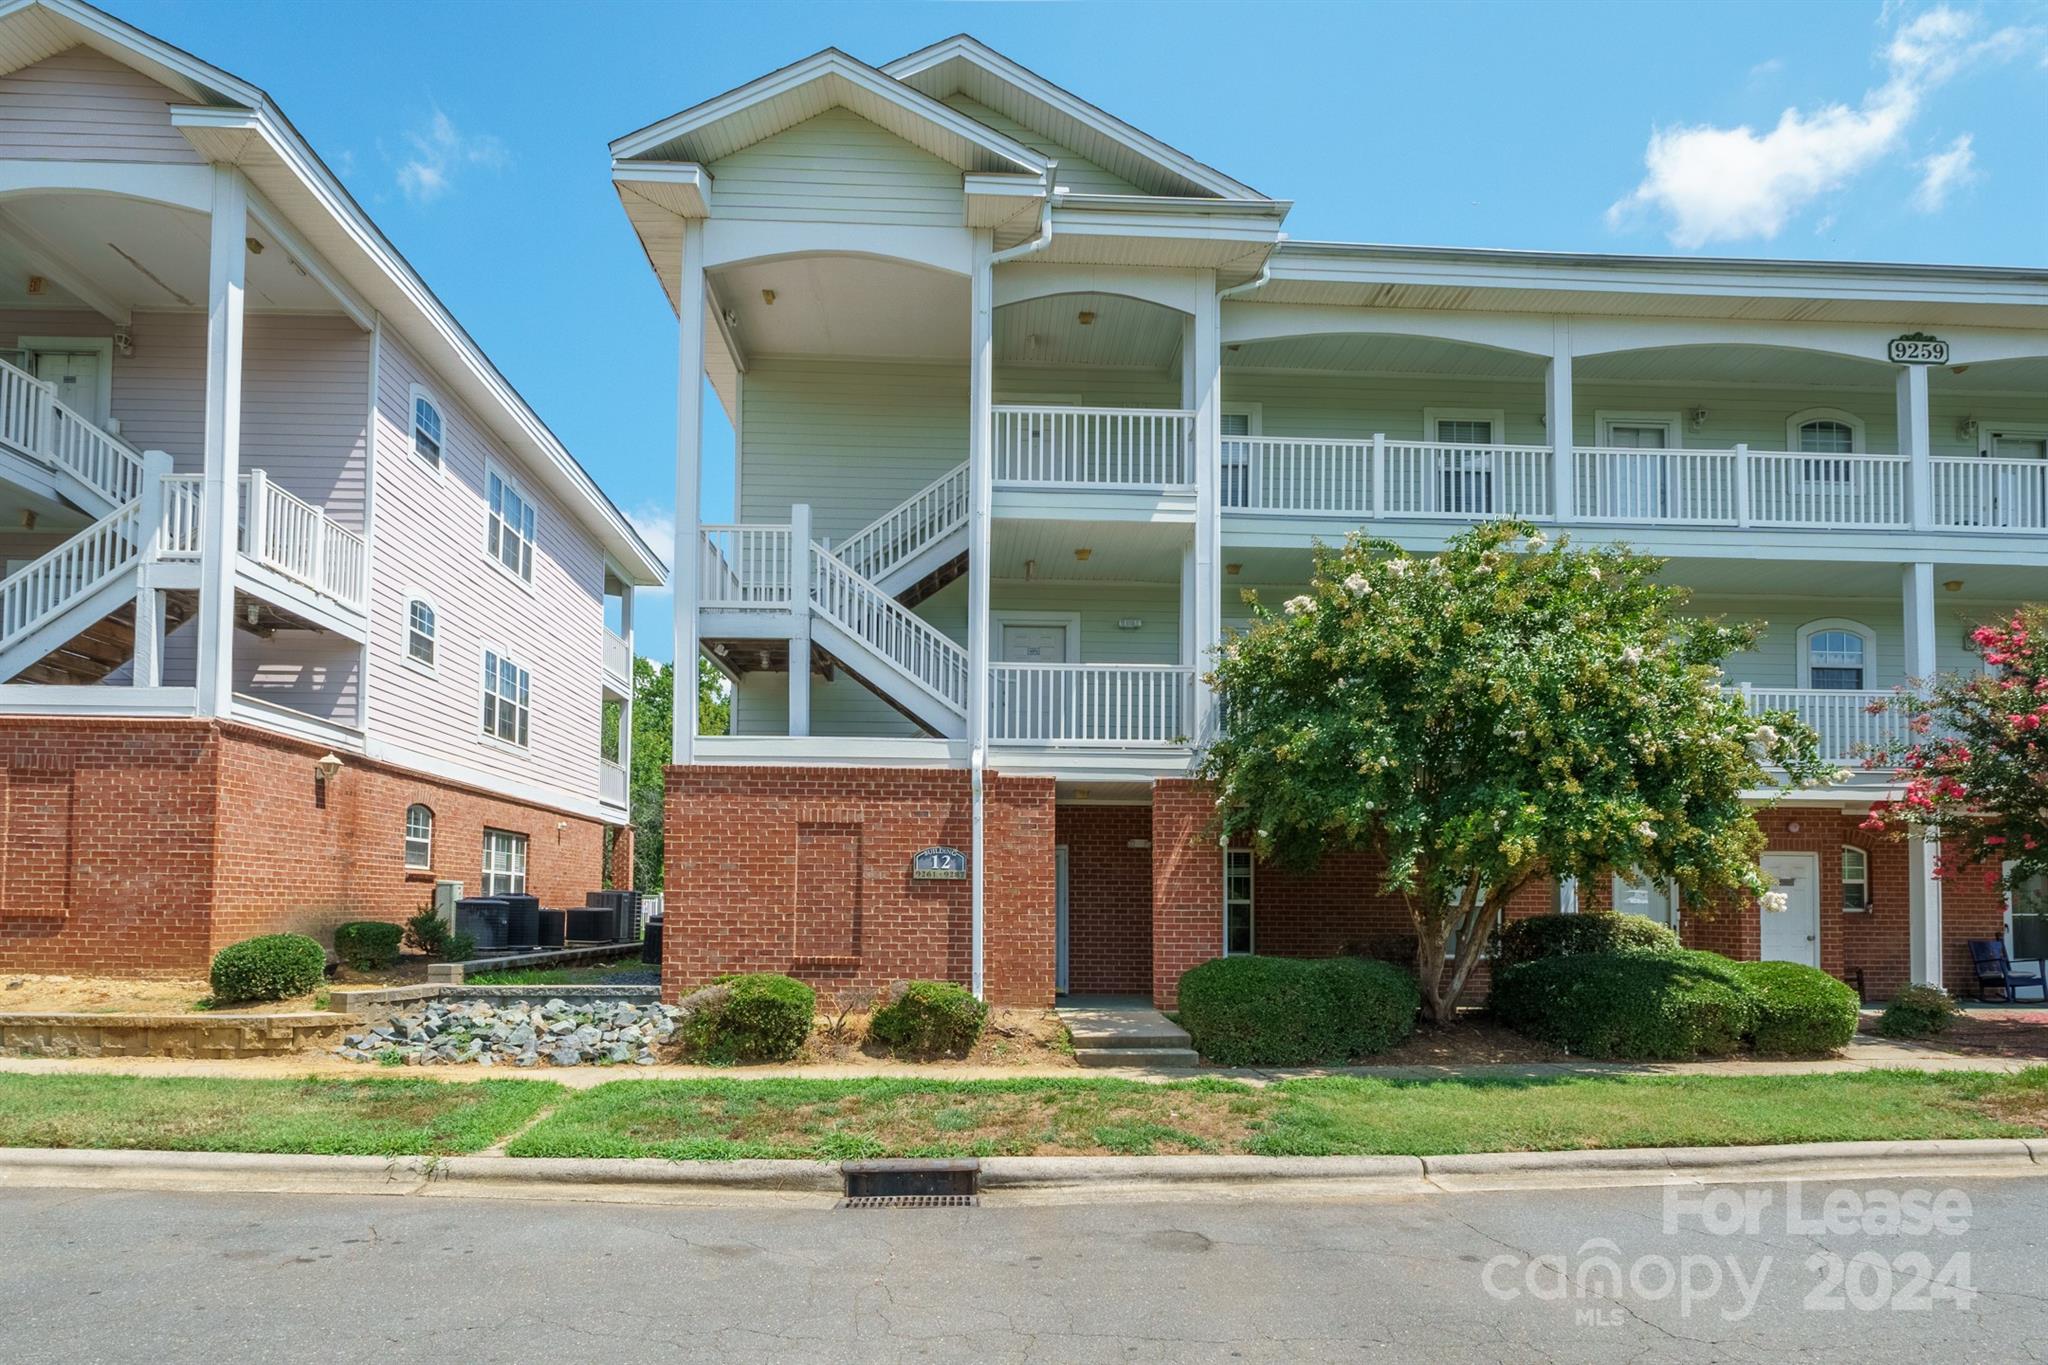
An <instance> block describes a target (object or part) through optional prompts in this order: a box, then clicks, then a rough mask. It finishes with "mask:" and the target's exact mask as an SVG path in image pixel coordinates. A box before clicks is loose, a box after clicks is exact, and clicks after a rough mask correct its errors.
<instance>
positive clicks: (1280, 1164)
mask: <svg viewBox="0 0 2048 1365" xmlns="http://www.w3.org/2000/svg"><path fill="white" fill-rule="evenodd" d="M979 1165H980V1184H981V1188H982V1189H983V1190H984V1191H985V1192H988V1193H990V1194H994V1195H996V1196H998V1197H1001V1196H1004V1195H1016V1196H1020V1197H1023V1198H1025V1199H1029V1198H1031V1197H1033V1196H1045V1195H1056V1194H1058V1193H1060V1192H1062V1191H1071V1192H1081V1193H1087V1194H1091V1195H1095V1194H1100V1195H1108V1194H1119V1195H1124V1196H1131V1195H1134V1194H1137V1195H1142V1194H1145V1193H1147V1192H1150V1193H1151V1194H1154V1195H1157V1196H1161V1197H1178V1198H1185V1197H1188V1196H1189V1195H1191V1194H1197V1193H1215V1194H1222V1193H1225V1192H1230V1193H1232V1194H1234V1195H1235V1196H1236V1197H1248V1196H1256V1195H1260V1194H1282V1193H1286V1192H1289V1191H1292V1192H1294V1193H1297V1194H1307V1193H1331V1194H1336V1193H1367V1192H1379V1193H1394V1194H1434V1193H1453V1192H1459V1191H1480V1190H1497V1189H1511V1188H1516V1187H1523V1188H1529V1187H1542V1186H1548V1187H1557V1186H1560V1185H1588V1184H1593V1185H1631V1184H1668V1183H1674V1182H1687V1183H1699V1184H1726V1183H1734V1182H1747V1181H1772V1180H1787V1179H1799V1178H1813V1177H1818V1176H1822V1175H1827V1176H1834V1177H1839V1178H1845V1179H1846V1178H1880V1177H1901V1176H1919V1177H1955V1178H1961V1177H1967V1176H1973V1175H1977V1176H1996V1175H2027V1174H2034V1175H2048V1169H2044V1168H2048V1140H2024V1139H2017V1138H1992V1139H1983V1140H1976V1141H1925V1142H1843V1143H1800V1144H1794V1145H1787V1146H1779V1147H1675V1148H1634V1149H1624V1150H1617V1151H1593V1152H1584V1151H1582V1152H1486V1153H1473V1154H1470V1155H1463V1156H1428V1157H1413V1156H1361V1157H1239V1156H1217V1157H1200V1156H1196V1157H986V1158H983V1159H982V1160H981V1161H980V1163H979ZM53 1187H55V1188H82V1189H173V1190H192V1191H208V1192H231V1193H243V1194H263V1193H328V1194H382V1195H440V1196H463V1195H470V1196H475V1197H482V1198H493V1197H495V1198H508V1199H584V1200H632V1201H638V1202H650V1203H661V1202H688V1201H691V1200H698V1201H705V1200H711V1201H715V1200H717V1199H719V1198H741V1199H743V1198H747V1197H754V1196H760V1197H785V1198H788V1197H796V1196H806V1198H804V1199H803V1200H802V1202H803V1203H805V1204H812V1203H813V1201H814V1200H815V1199H816V1198H818V1197H821V1196H824V1197H830V1196H836V1195H837V1194H839V1192H840V1190H841V1188H842V1183H841V1168H840V1166H839V1164H838V1163H836V1162H828V1161H664V1160H661V1159H659V1158H633V1159H616V1160H608V1159H580V1158H545V1157H503V1156H457V1157H439V1158H436V1157H417V1156H403V1157H375V1156H271V1155H263V1154H257V1153H241V1152H155V1151H76V1150H69V1149H54V1148H11V1149H0V1189H5V1188H53Z"/></svg>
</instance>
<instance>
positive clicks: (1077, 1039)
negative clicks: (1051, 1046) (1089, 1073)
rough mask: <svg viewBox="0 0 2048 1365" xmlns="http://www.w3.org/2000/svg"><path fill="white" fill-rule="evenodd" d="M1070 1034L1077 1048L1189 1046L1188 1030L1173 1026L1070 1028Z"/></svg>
mask: <svg viewBox="0 0 2048 1365" xmlns="http://www.w3.org/2000/svg"><path fill="white" fill-rule="evenodd" d="M1067 1032H1068V1034H1069V1035H1070V1036H1071V1037H1072V1038H1073V1040H1074V1046H1075V1047H1076V1048H1084V1047H1117V1048H1126V1047H1164V1048H1176V1047H1186V1046H1187V1045H1188V1041H1189V1039H1188V1033H1187V1030H1186V1029H1183V1028H1178V1027H1176V1026H1174V1025H1172V1024H1161V1025H1157V1026H1155V1027H1150V1028H1113V1029H1091V1028H1085V1027H1083V1028H1073V1027H1071V1026H1070V1027H1069V1028H1068V1030H1067Z"/></svg>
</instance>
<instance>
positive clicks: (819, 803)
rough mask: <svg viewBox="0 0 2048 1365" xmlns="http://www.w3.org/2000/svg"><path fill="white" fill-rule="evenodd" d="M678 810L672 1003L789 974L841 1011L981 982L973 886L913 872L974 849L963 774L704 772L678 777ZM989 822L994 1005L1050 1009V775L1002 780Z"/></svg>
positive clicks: (987, 933)
mask: <svg viewBox="0 0 2048 1365" xmlns="http://www.w3.org/2000/svg"><path fill="white" fill-rule="evenodd" d="M666 802H667V805H666V819H665V821H664V834H665V838H664V843H665V848H664V850H663V855H664V858H665V861H666V864H667V873H668V875H667V886H668V887H669V888H670V896H669V902H668V904H667V906H666V908H665V910H664V915H663V929H662V948H663V964H662V993H663V995H664V997H665V998H667V999H670V1000H674V999H678V998H680V997H681V996H682V995H683V994H685V993H687V992H688V991H689V990H691V989H694V988H695V987H697V986H699V985H701V984H703V983H704V982H705V981H707V980H709V979H710V978H711V977H713V976H716V975H718V974H719V973H722V972H787V973H788V974H790V975H792V976H795V977H797V978H798V979H800V980H802V981H804V982H806V983H807V984H809V985H810V986H811V987H812V988H813V989H815V990H817V991H818V992H819V993H820V996H821V999H822V1001H823V1002H824V1003H828V1004H829V1003H830V1001H831V999H832V997H833V996H834V994H836V993H837V992H839V991H842V990H849V989H851V990H867V989H873V988H876V987H880V986H885V985H887V984H888V983H890V982H891V981H898V980H905V979H911V978H925V979H936V980H950V981H957V982H961V983H962V984H965V983H967V982H969V981H970V980H971V977H972V970H973V959H972V935H973V901H972V890H971V884H970V883H969V882H967V881H917V880H914V879H913V878H912V877H911V875H910V872H911V861H912V858H913V857H914V856H915V854H916V853H917V851H918V850H919V849H922V848H926V847H930V846H932V845H947V846H950V847H953V848H958V849H962V850H966V849H969V848H970V847H971V845H972V818H973V816H972V787H971V783H970V779H969V775H968V774H967V773H966V772H965V771H962V770H959V769H937V768H916V769H899V768H832V767H811V768H788V767H727V766H723V765H709V764H697V765H693V766H679V767H671V768H669V769H668V791H667V797H666ZM983 813H984V826H983V836H984V843H985V853H984V857H985V868H984V874H983V896H984V905H983V910H984V916H983V929H984V944H983V953H984V956H983V967H984V971H985V973H986V982H985V984H986V993H987V996H988V998H989V999H990V1000H991V1001H992V1002H994V1003H998V1004H1016V1005H1047V1004H1050V1003H1051V1002H1052V993H1053V989H1052V988H1053V966H1054V962H1053V957H1054V927H1055V926H1054V916H1055V906H1054V883H1053V839H1054V828H1055V816H1054V807H1053V783H1052V779H1050V778H1014V777H998V776H996V775H994V774H990V775H989V776H988V777H987V779H986V781H985V786H984V803H983Z"/></svg>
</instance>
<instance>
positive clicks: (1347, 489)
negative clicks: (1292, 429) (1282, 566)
mask: <svg viewBox="0 0 2048 1365" xmlns="http://www.w3.org/2000/svg"><path fill="white" fill-rule="evenodd" d="M1373 448H1374V443H1373V442H1371V441H1324V440H1316V439H1313V438H1305V437H1293V436H1226V437H1225V438H1224V440H1223V505H1224V506H1225V507H1228V508H1230V509H1231V510H1232V511H1240V512H1292V513H1295V514H1298V515H1304V516H1346V517H1366V516H1371V515H1372V511H1373V499H1372V490H1373V486H1374V481H1373Z"/></svg>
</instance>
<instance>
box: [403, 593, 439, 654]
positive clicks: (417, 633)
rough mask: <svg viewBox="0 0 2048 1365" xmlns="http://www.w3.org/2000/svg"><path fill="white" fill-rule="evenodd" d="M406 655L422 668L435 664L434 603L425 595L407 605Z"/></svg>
mask: <svg viewBox="0 0 2048 1365" xmlns="http://www.w3.org/2000/svg"><path fill="white" fill-rule="evenodd" d="M405 657H406V658H407V659H408V660H410V661H411V662H413V663H416V664H418V665H420V666H421V667H422V668H432V667H433V666H434V604H433V603H432V602H429V601H428V600H427V599H426V598H424V597H415V598H413V599H412V600H411V601H409V602H407V603H406V606H405Z"/></svg>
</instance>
